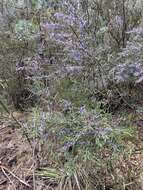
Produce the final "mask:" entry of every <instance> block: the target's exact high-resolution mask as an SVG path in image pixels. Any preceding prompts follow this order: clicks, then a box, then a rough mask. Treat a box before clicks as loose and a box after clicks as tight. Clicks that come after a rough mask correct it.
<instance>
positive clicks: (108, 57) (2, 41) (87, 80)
mask: <svg viewBox="0 0 143 190" xmlns="http://www.w3.org/2000/svg"><path fill="white" fill-rule="evenodd" d="M0 68H1V69H0V97H1V100H0V101H1V102H4V103H2V104H1V105H2V106H3V105H7V107H8V109H12V110H14V109H16V110H20V111H31V112H32V117H31V118H30V119H29V121H28V122H25V123H24V124H23V128H24V131H26V134H28V136H29V139H30V140H31V141H33V142H35V144H36V143H37V144H38V145H39V146H40V148H39V149H40V150H38V151H39V155H40V156H41V158H40V159H41V160H40V161H39V162H40V167H41V168H42V169H41V170H40V171H37V175H38V176H46V177H47V178H51V181H52V182H53V183H55V184H56V185H57V184H58V185H57V186H58V188H59V189H61V190H64V189H65V190H66V189H69V190H72V189H73V190H76V189H78V190H85V189H87V190H92V189H97V190H99V189H116V190H117V189H126V190H127V189H128V184H129V186H130V183H132V181H133V180H132V179H133V178H135V179H136V178H137V177H138V176H139V175H140V172H139V173H138V174H137V173H135V172H133V171H132V172H133V173H131V174H128V173H129V168H128V170H127V171H126V172H125V173H124V171H123V170H122V168H121V167H120V164H121V163H124V162H126V160H127V159H130V155H131V153H129V152H131V151H132V150H130V148H129V147H128V146H125V143H126V142H128V141H132V140H133V139H134V135H135V134H136V132H135V128H134V125H132V124H131V121H132V119H133V117H132V114H129V118H126V121H125V119H124V117H122V116H121V118H120V121H118V119H115V118H114V117H115V116H116V113H118V111H120V110H121V111H122V109H123V110H128V109H129V110H130V111H133V110H138V109H139V105H141V103H142V98H143V93H142V92H143V91H142V89H143V87H142V85H143V2H142V0H120V1H119V0H26V1H25V0H2V1H1V2H0ZM127 117H128V116H127ZM115 121H116V122H115ZM127 144H128V143H127ZM118 158H119V159H118ZM44 159H45V160H49V163H50V164H51V166H52V167H54V170H52V169H48V168H46V169H45V168H44V166H42V161H43V160H44ZM47 165H48V164H47ZM47 165H46V167H47ZM48 166H49V165H48ZM118 174H120V175H119V177H118ZM121 175H122V176H123V177H121ZM103 176H104V177H103ZM102 177H103V178H102ZM126 185H127V188H126ZM131 188H132V187H131ZM139 188H140V183H137V184H136V182H134V185H133V188H132V189H134V190H135V189H137V190H138V189H139Z"/></svg>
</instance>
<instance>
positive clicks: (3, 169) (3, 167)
mask: <svg viewBox="0 0 143 190" xmlns="http://www.w3.org/2000/svg"><path fill="white" fill-rule="evenodd" d="M0 168H1V170H2V171H3V173H4V174H5V175H6V176H7V177H8V175H7V174H6V172H5V171H7V172H8V173H9V174H10V175H12V176H13V177H14V178H16V179H17V180H18V181H20V183H22V184H24V185H25V186H28V187H31V185H29V184H28V183H26V182H25V181H23V180H22V179H20V178H19V177H17V176H16V175H15V174H14V173H13V172H11V171H9V170H8V169H7V168H6V167H5V166H0ZM8 179H9V180H10V178H9V177H8ZM10 181H11V180H10Z"/></svg>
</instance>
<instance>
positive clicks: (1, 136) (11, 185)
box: [0, 117, 52, 190]
mask: <svg viewBox="0 0 143 190" xmlns="http://www.w3.org/2000/svg"><path fill="white" fill-rule="evenodd" d="M18 119H19V118H18ZM33 155H34V154H33V150H32V148H31V146H30V144H29V143H28V141H27V139H26V137H25V136H24V135H23V133H22V130H21V129H19V128H16V127H15V124H13V122H12V121H11V118H9V117H7V118H3V119H2V120H1V121H0V190H46V189H48V190H50V189H52V187H49V184H48V182H47V180H43V179H40V178H37V177H36V176H35V168H36V167H37V166H36V163H35V158H34V156H33Z"/></svg>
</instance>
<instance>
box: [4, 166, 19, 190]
mask: <svg viewBox="0 0 143 190" xmlns="http://www.w3.org/2000/svg"><path fill="white" fill-rule="evenodd" d="M1 170H2V172H3V174H4V175H5V176H6V178H7V179H8V180H9V181H10V183H11V184H12V185H13V188H14V189H15V190H16V188H15V185H14V183H13V181H11V179H10V177H9V176H8V175H7V173H6V172H5V170H4V168H3V167H1Z"/></svg>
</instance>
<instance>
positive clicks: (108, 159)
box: [25, 106, 139, 190]
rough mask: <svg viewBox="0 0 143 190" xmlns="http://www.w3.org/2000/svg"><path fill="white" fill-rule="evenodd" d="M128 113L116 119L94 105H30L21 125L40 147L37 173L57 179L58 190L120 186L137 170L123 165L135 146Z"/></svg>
mask: <svg viewBox="0 0 143 190" xmlns="http://www.w3.org/2000/svg"><path fill="white" fill-rule="evenodd" d="M131 119H132V115H130V117H129V118H128V119H126V120H125V118H124V117H121V118H120V119H119V120H116V121H115V118H114V117H113V116H112V115H111V114H109V113H104V114H103V113H102V112H101V110H100V109H99V108H97V109H94V110H88V109H86V108H85V107H84V109H83V107H80V108H78V107H73V106H71V109H70V110H68V111H67V112H64V111H63V112H41V110H39V109H38V108H35V109H33V115H32V117H31V119H30V120H29V122H28V123H27V124H25V127H26V129H27V131H28V133H29V136H30V137H31V139H33V141H35V142H36V145H38V148H39V152H38V157H39V162H40V167H39V168H38V169H37V171H36V175H37V176H41V177H43V178H47V179H49V180H50V181H51V183H52V182H53V183H55V184H57V189H59V190H64V189H65V190H72V189H73V190H76V189H77V190H85V189H87V190H93V189H97V190H99V189H101V190H102V189H116V190H117V189H124V186H125V185H126V183H127V184H128V183H131V182H132V179H133V177H134V179H136V177H137V176H138V175H139V173H138V174H136V173H132V174H129V173H128V172H129V171H128V169H127V171H124V170H123V168H122V167H123V165H124V164H125V162H126V160H130V157H131V155H132V152H133V150H134V148H132V147H133V146H132V144H133V143H132V142H133V141H134V140H135V134H136V130H135V128H134V126H133V125H132V124H131ZM47 160H48V161H47ZM46 161H47V162H46ZM43 163H44V164H43ZM119 174H120V176H119ZM132 175H133V176H132Z"/></svg>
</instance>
